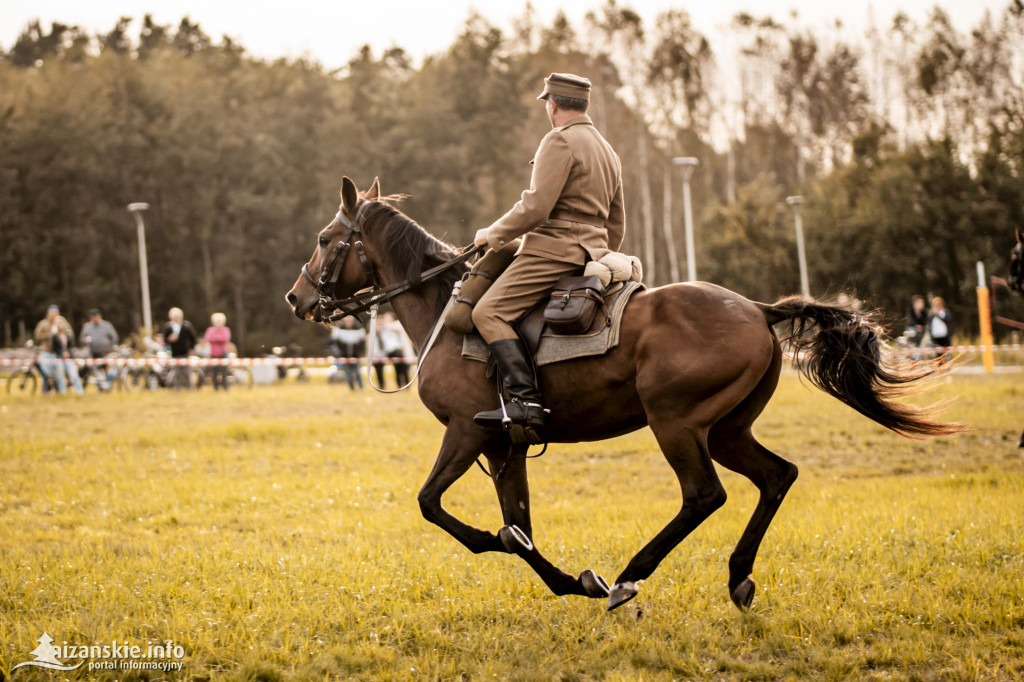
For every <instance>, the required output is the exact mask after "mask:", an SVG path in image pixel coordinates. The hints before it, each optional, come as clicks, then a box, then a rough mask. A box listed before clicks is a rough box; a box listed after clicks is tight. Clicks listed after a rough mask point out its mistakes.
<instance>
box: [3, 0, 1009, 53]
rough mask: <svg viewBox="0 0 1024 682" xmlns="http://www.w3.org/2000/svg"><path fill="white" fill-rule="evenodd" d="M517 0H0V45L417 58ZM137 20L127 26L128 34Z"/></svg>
mask: <svg viewBox="0 0 1024 682" xmlns="http://www.w3.org/2000/svg"><path fill="white" fill-rule="evenodd" d="M601 4H603V0H553V1H550V0H542V1H538V2H534V4H533V6H534V10H535V12H536V14H537V17H538V20H539V21H540V22H541V24H544V25H546V24H549V23H550V21H551V19H552V17H554V15H555V13H556V11H557V10H558V9H559V8H562V9H564V10H565V13H566V14H567V16H568V17H569V18H570V19H571V20H572V22H573V24H574V25H576V26H579V25H580V24H581V22H582V19H583V16H584V15H585V14H586V12H587V11H589V10H593V9H597V8H598V7H600V6H601ZM1008 4H1009V0H969V1H968V0H938V1H936V0H894V1H886V2H884V3H882V2H877V0H876V2H874V3H871V2H868V1H867V0H842V1H841V2H839V3H830V2H821V0H788V1H787V0H714V1H713V2H708V1H707V0H702V1H701V2H686V1H681V0H676V1H675V2H671V1H668V0H631V1H630V0H619V5H624V6H629V7H632V8H633V9H635V10H637V11H638V12H639V13H640V14H641V15H642V16H643V18H644V20H645V23H646V24H647V25H650V23H651V22H652V21H653V20H654V18H655V16H657V14H658V13H659V12H662V11H664V10H666V9H669V8H683V9H686V10H687V11H688V12H690V14H691V16H692V17H693V21H694V24H695V25H696V27H697V28H698V29H699V30H701V31H702V32H704V33H705V34H708V35H709V36H712V37H713V36H714V34H715V33H717V32H718V31H719V30H721V29H722V28H724V27H725V26H726V25H727V24H728V23H729V20H730V19H731V18H732V16H734V15H735V14H736V13H737V12H740V11H745V12H748V13H750V14H753V15H755V16H758V17H760V16H765V15H771V16H772V17H773V18H775V19H776V20H777V21H779V22H784V23H788V22H791V21H793V18H792V12H793V11H795V12H796V16H797V18H796V21H797V22H798V23H799V24H800V25H802V26H806V27H809V28H815V29H819V30H825V29H829V28H831V27H832V26H834V22H835V20H836V19H840V20H841V21H842V22H843V24H844V25H845V27H846V29H845V30H846V32H848V33H850V34H851V35H861V34H863V32H864V30H865V29H866V27H867V26H868V17H869V14H870V13H873V14H874V16H875V18H876V21H877V22H878V24H880V25H882V26H886V25H888V23H889V21H890V20H891V19H892V16H893V15H894V14H895V13H896V11H897V10H902V11H903V12H905V13H906V14H908V15H909V16H910V17H911V18H912V19H915V20H917V21H924V20H925V18H926V17H927V15H928V12H929V10H930V8H932V7H934V6H935V5H938V6H940V7H942V8H943V9H944V10H945V11H946V12H947V13H948V14H949V15H950V16H951V17H952V19H953V22H954V24H955V25H956V26H957V28H959V29H960V30H963V31H966V30H968V29H970V28H971V27H972V26H973V25H974V24H975V23H976V22H977V21H978V20H979V19H980V18H981V17H982V15H983V14H984V12H985V11H986V10H989V11H991V12H992V13H993V15H998V14H999V13H1001V12H1002V10H1003V9H1004V8H1005V7H1006V6H1007V5H1008ZM525 6H526V1H525V0H504V1H503V0H475V1H471V0H435V1H433V2H429V1H427V0H359V1H358V2H352V1H351V0H334V2H330V3H328V2H313V1H310V0H286V1H285V2H282V1H281V0H246V1H242V0H174V1H170V0H149V1H148V2H137V1H132V0H0V45H2V46H3V47H4V48H5V49H7V48H10V46H11V45H12V44H13V43H14V41H15V40H17V37H18V34H19V33H20V32H21V30H22V29H23V28H24V27H25V25H26V24H27V23H28V22H29V21H31V20H32V19H39V20H41V21H42V22H43V25H44V27H47V28H48V27H49V24H50V22H51V21H61V22H63V23H66V24H72V25H78V26H80V27H82V28H83V29H85V30H87V31H89V32H91V33H97V32H101V31H102V32H106V31H109V30H110V29H111V28H112V27H113V26H114V24H115V23H116V22H117V20H118V18H119V17H121V16H129V17H134V18H136V19H137V20H138V19H140V18H141V17H142V15H144V14H146V13H150V14H152V15H153V17H154V19H155V20H156V21H157V22H158V23H161V24H177V23H178V22H179V21H180V20H181V18H182V17H183V16H186V15H187V16H188V17H190V19H191V20H192V21H194V22H198V23H199V25H200V26H201V27H202V29H203V30H204V31H205V32H206V33H207V34H208V35H210V36H212V37H213V38H215V39H219V38H220V37H221V36H222V35H224V34H226V35H228V36H230V37H231V38H232V39H233V40H237V41H238V42H240V43H241V44H242V45H243V46H245V48H246V49H247V50H248V51H249V53H250V54H253V55H255V56H258V57H263V58H271V59H272V58H276V57H289V58H295V57H312V58H313V59H316V60H317V61H319V62H320V63H321V64H323V65H324V66H325V67H327V68H329V69H333V68H337V67H340V66H343V65H344V64H345V63H347V62H348V61H349V59H350V58H351V57H352V56H353V55H354V54H355V52H356V50H357V48H358V47H359V46H361V45H363V44H366V43H369V44H370V45H372V46H373V47H374V48H376V49H377V50H381V49H385V48H388V47H391V46H392V45H398V46H400V47H403V48H405V49H406V51H407V52H409V53H410V54H411V55H412V56H413V57H414V58H415V59H416V60H417V61H418V60H420V59H422V58H423V57H425V56H427V55H429V54H434V53H437V52H441V51H443V50H445V49H446V48H447V47H448V46H449V45H450V44H451V43H452V41H453V39H454V38H455V36H456V35H457V34H458V32H459V30H460V28H461V26H462V24H463V23H464V21H465V19H466V17H467V16H468V15H469V13H470V11H472V10H474V9H475V10H476V11H478V12H479V13H481V14H483V15H484V16H485V17H487V18H488V19H489V20H490V21H491V22H492V23H494V24H496V25H497V26H499V27H500V28H502V29H506V30H507V29H509V28H510V27H511V25H512V20H513V19H514V18H515V17H517V16H519V15H521V14H522V13H523V10H524V8H525ZM137 29H138V21H137V22H136V23H135V24H134V25H133V28H132V32H133V33H136V32H137Z"/></svg>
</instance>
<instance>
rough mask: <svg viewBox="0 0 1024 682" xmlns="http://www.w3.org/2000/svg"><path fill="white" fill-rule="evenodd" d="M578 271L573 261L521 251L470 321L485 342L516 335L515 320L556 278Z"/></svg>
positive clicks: (510, 337) (537, 299)
mask: <svg viewBox="0 0 1024 682" xmlns="http://www.w3.org/2000/svg"><path fill="white" fill-rule="evenodd" d="M580 271H581V267H580V266H579V265H577V264H575V263H563V262H561V261H557V260H551V259H549V258H544V257H542V256H535V255H532V254H527V253H522V254H520V255H518V256H516V259H515V260H514V261H512V265H510V266H508V268H507V269H506V270H505V272H503V273H502V274H501V276H500V277H498V279H497V280H496V281H495V282H494V284H493V285H492V286H491V288H490V289H488V290H487V293H485V294H484V295H483V296H482V297H481V298H480V300H479V301H478V302H477V304H476V306H475V307H474V308H473V324H474V325H476V328H477V331H479V332H480V336H482V337H483V339H484V341H486V342H487V343H494V342H495V341H501V340H503V339H515V338H518V337H517V335H516V331H515V328H514V327H513V325H514V324H515V323H516V321H517V320H519V318H521V317H522V316H523V315H524V314H526V313H527V312H528V311H529V310H530V309H531V308H533V307H534V306H535V305H537V304H538V303H540V302H541V301H542V300H544V299H545V298H546V297H547V296H548V295H549V294H550V293H551V290H552V289H553V288H554V287H555V283H556V282H557V281H558V280H559V279H561V278H562V277H565V276H566V275H575V274H579V272H580Z"/></svg>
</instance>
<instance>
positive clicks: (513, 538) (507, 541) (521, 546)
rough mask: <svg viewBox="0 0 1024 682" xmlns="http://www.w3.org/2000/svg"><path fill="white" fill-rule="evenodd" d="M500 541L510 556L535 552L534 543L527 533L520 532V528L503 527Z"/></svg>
mask: <svg viewBox="0 0 1024 682" xmlns="http://www.w3.org/2000/svg"><path fill="white" fill-rule="evenodd" d="M498 539H499V540H501V544H503V545H505V549H506V550H508V552H509V553H510V554H517V553H519V552H529V551H532V550H533V542H532V541H531V540H530V538H529V537H528V536H527V535H526V533H524V532H523V531H522V530H520V528H519V526H502V528H501V530H499V531H498Z"/></svg>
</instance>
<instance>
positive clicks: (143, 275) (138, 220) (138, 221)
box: [128, 202, 153, 336]
mask: <svg viewBox="0 0 1024 682" xmlns="http://www.w3.org/2000/svg"><path fill="white" fill-rule="evenodd" d="M148 208H149V204H146V203H142V202H139V203H134V204H128V212H129V213H131V214H132V215H133V216H135V226H136V228H137V229H138V233H139V279H140V280H142V326H143V328H144V329H145V335H146V336H149V335H150V334H152V333H153V311H152V309H151V308H150V304H149V262H148V261H147V260H146V225H145V224H144V223H143V222H142V212H143V211H145V210H146V209H148Z"/></svg>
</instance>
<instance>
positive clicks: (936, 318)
mask: <svg viewBox="0 0 1024 682" xmlns="http://www.w3.org/2000/svg"><path fill="white" fill-rule="evenodd" d="M928 335H929V336H931V337H932V345H933V346H936V347H939V348H949V347H950V346H952V345H953V313H952V312H950V310H949V309H948V308H947V307H946V302H945V301H943V300H942V297H941V296H936V297H935V298H933V299H932V310H931V314H929V315H928Z"/></svg>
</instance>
